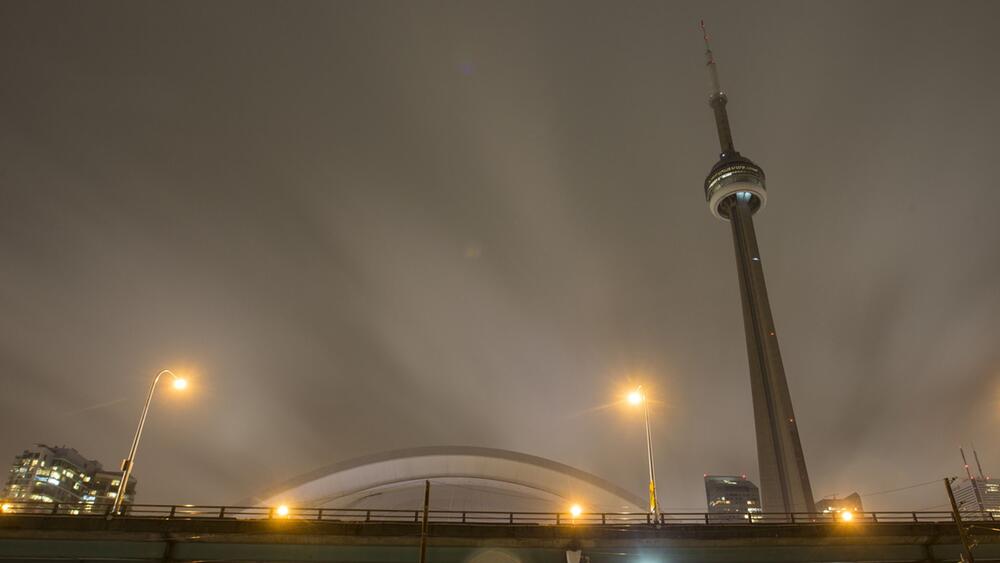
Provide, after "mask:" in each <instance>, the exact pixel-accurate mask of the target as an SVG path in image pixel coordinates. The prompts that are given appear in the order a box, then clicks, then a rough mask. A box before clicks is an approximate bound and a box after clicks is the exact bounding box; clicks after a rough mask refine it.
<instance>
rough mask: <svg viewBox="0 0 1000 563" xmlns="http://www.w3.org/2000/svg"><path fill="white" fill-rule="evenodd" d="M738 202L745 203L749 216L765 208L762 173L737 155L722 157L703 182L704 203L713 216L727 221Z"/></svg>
mask: <svg viewBox="0 0 1000 563" xmlns="http://www.w3.org/2000/svg"><path fill="white" fill-rule="evenodd" d="M738 199H744V200H746V202H747V205H748V206H749V207H750V212H751V213H757V211H758V210H760V209H763V208H764V206H765V205H766V204H767V188H766V187H765V185H764V170H762V169H761V167H760V166H757V165H756V164H754V162H753V161H752V160H750V159H749V158H746V157H744V156H742V155H741V154H740V153H738V152H735V151H733V153H731V154H729V155H726V154H725V153H723V157H722V158H721V159H720V160H719V162H717V163H716V164H715V166H713V167H712V171H711V172H709V173H708V177H706V178H705V200H706V201H708V209H709V211H711V212H712V215H714V216H716V217H717V218H719V219H722V220H723V221H728V220H729V219H730V217H731V215H732V210H733V207H734V206H735V205H736V203H737V200H738Z"/></svg>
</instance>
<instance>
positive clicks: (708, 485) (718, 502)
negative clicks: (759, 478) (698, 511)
mask: <svg viewBox="0 0 1000 563" xmlns="http://www.w3.org/2000/svg"><path fill="white" fill-rule="evenodd" d="M705 499H706V501H707V502H708V513H709V514H711V515H712V520H714V521H720V522H721V521H730V520H731V521H742V520H748V519H750V518H752V517H753V515H755V514H759V513H760V511H761V509H760V490H759V489H757V485H754V484H753V482H751V481H750V480H749V479H747V477H746V475H705Z"/></svg>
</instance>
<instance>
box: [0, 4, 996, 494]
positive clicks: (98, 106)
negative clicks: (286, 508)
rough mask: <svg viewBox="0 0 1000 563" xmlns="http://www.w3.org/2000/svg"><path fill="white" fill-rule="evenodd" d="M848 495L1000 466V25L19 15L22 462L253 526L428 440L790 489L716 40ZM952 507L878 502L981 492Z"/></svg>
mask: <svg viewBox="0 0 1000 563" xmlns="http://www.w3.org/2000/svg"><path fill="white" fill-rule="evenodd" d="M702 18H704V19H705V20H706V21H707V23H708V26H709V30H710V32H711V33H712V36H713V47H714V49H715V52H716V55H717V58H718V61H719V67H720V74H721V79H722V84H723V86H724V88H725V89H726V90H727V91H728V93H729V97H730V103H729V111H730V116H731V119H732V124H733V129H734V134H735V139H736V146H737V148H738V149H739V150H740V151H741V152H743V153H744V154H745V155H747V156H748V157H750V158H752V159H753V160H754V161H756V162H758V163H759V164H760V165H761V166H762V167H763V168H764V170H765V171H766V172H767V175H768V188H769V194H770V198H769V201H768V205H767V208H766V209H765V210H764V211H763V212H762V213H760V214H759V215H758V216H757V219H756V225H757V230H758V236H759V242H760V245H761V249H762V253H763V263H764V267H765V272H766V275H767V279H768V284H769V289H770V292H771V304H772V307H773V311H774V315H775V320H776V323H777V327H778V337H779V339H780V342H781V346H782V352H783V355H784V359H785V367H786V371H787V375H788V380H789V385H790V388H791V393H792V398H793V402H794V404H795V408H796V414H797V417H798V419H799V420H798V422H799V429H800V432H801V436H802V442H803V446H804V449H805V454H806V459H807V462H808V466H809V470H810V476H811V479H812V483H813V488H814V493H815V496H816V497H817V498H821V497H823V496H827V495H831V494H839V495H846V494H849V493H851V492H853V491H859V492H861V493H863V494H865V493H871V492H879V491H884V490H889V489H895V488H900V487H906V486H909V485H913V484H919V483H924V482H928V481H931V480H934V479H937V478H940V477H943V476H945V475H956V474H958V473H959V472H961V471H962V468H961V464H960V458H959V456H958V446H959V444H966V445H969V444H970V443H971V442H975V443H976V447H977V449H978V450H979V455H980V458H981V459H982V460H983V463H984V466H985V468H986V470H987V472H990V471H991V470H993V471H997V472H1000V448H998V446H997V443H996V440H995V428H996V424H997V423H998V421H1000V420H998V418H1000V352H998V347H997V334H998V333H1000V252H998V248H1000V246H998V245H1000V225H998V222H997V210H998V209H1000V186H998V184H997V181H996V179H995V178H996V171H995V166H994V161H995V160H996V158H997V156H996V152H997V143H996V141H995V139H994V136H995V131H996V130H997V129H998V127H1000V113H998V111H1000V110H998V109H997V103H996V93H997V92H998V91H1000V78H998V76H1000V75H998V73H996V72H995V70H994V67H995V65H996V61H995V60H994V59H995V58H996V55H997V53H998V52H1000V39H998V36H997V34H996V30H995V27H996V25H995V23H996V22H997V21H998V19H1000V6H998V5H997V4H996V3H989V2H981V3H973V2H968V3H912V2H908V3H893V2H879V3H868V2H854V3H849V2H836V3H832V2H830V3H816V2H810V3H799V2H789V3H775V2H769V3H735V2H734V3H711V4H704V5H702V4H700V3H699V4H697V5H696V4H694V3H667V2H587V3H584V2H327V3H320V2H315V3H226V2H212V3H203V2H180V3H170V4H160V3H149V2H146V3H144V2H138V3H134V2H121V3H108V2H89V3H70V2H67V3H48V2H4V3H3V4H2V5H0V68H2V69H3V73H2V86H0V306H2V311H3V313H2V314H0V347H2V348H0V377H2V384H3V393H2V394H0V427H2V428H3V432H0V460H7V459H13V456H14V455H15V454H17V453H19V452H20V451H21V450H22V449H23V448H25V447H30V446H31V445H32V444H34V443H37V442H43V443H55V444H67V445H71V446H73V447H76V448H78V449H79V450H80V451H81V452H83V453H84V454H85V455H88V456H92V457H97V458H98V459H100V460H101V461H103V462H104V463H105V465H107V466H110V467H114V466H115V465H116V464H117V462H118V460H120V459H121V458H122V457H123V456H124V455H125V453H126V451H127V448H128V445H129V441H130V439H131V435H132V432H133V431H134V424H135V421H136V418H137V416H138V414H139V409H140V407H141V400H142V398H143V395H144V393H145V392H146V386H147V385H148V381H149V379H150V378H151V377H152V375H153V374H155V372H156V371H157V370H159V369H161V368H163V367H171V368H174V369H177V370H179V371H185V372H187V373H189V374H191V375H192V376H193V377H192V385H191V386H190V389H189V392H186V393H185V394H183V395H178V394H175V393H171V392H170V391H169V390H168V389H166V388H164V389H162V390H161V391H162V394H160V395H158V396H157V398H156V401H155V404H154V405H153V409H152V411H151V413H150V420H149V423H148V425H147V431H146V434H145V436H144V438H143V444H142V447H141V449H140V450H139V455H138V457H137V461H136V469H135V474H136V476H137V477H138V479H139V495H138V501H139V502H143V503H154V502H162V503H184V502H193V503H194V502H196V503H202V504H208V503H224V502H236V501H238V500H240V499H242V498H246V497H248V496H252V495H254V494H256V493H258V492H260V491H261V490H263V489H265V488H267V487H270V486H273V485H275V484H276V483H278V482H281V481H283V480H285V479H289V478H291V477H293V476H295V475H297V474H300V473H303V472H305V471H308V470H311V469H314V468H316V467H319V466H321V465H325V464H328V463H332V462H335V461H339V460H345V459H349V458H352V457H355V456H358V455H363V454H368V453H372V452H378V451H384V450H389V449H395V448H403V447H412V446H424V445H444V444H456V445H459V444H461V445H477V446H487V447H496V448H506V449H512V450H517V451H522V452H526V453H530V454H535V455H540V456H543V457H547V458H551V459H554V460H557V461H560V462H563V463H568V464H570V465H573V466H576V467H579V468H580V469H583V470H586V471H590V472H593V473H595V474H597V475H600V476H602V477H604V478H607V479H609V480H611V481H613V482H615V483H618V484H621V485H622V486H625V487H627V488H629V489H630V490H632V491H634V492H635V493H636V494H642V492H643V491H644V488H645V471H646V468H645V457H644V456H645V451H644V437H643V429H642V426H641V423H640V419H639V418H638V417H637V415H636V413H634V412H630V411H629V410H628V409H626V408H624V407H621V406H618V405H610V406H609V404H610V403H613V402H614V401H617V400H619V399H620V398H621V396H622V393H624V392H625V391H626V390H627V389H628V388H629V386H630V385H634V384H636V383H643V384H644V385H646V387H647V388H648V389H649V390H650V391H649V392H650V394H652V395H655V396H656V397H658V398H659V403H657V404H656V405H655V406H654V409H653V412H652V415H653V417H654V418H653V435H654V438H655V448H656V455H657V470H658V480H659V484H660V488H661V490H662V493H661V494H662V501H661V502H662V503H663V506H664V508H665V509H667V510H682V509H690V510H703V509H704V506H705V497H704V488H703V484H702V475H703V474H704V473H736V474H738V473H743V472H745V473H747V474H748V475H749V477H750V478H751V479H753V480H756V458H755V449H754V442H753V428H752V413H751V403H750V389H749V380H748V375H747V365H746V350H745V344H744V339H743V324H742V318H741V311H740V304H739V295H738V285H737V280H736V270H735V265H734V262H733V249H732V242H731V239H730V236H731V235H730V230H729V226H728V225H726V224H724V223H721V222H719V221H717V220H715V219H713V218H712V217H711V215H710V214H709V211H708V209H707V206H706V205H705V201H704V196H703V192H702V181H703V180H704V177H705V175H706V174H707V172H708V170H709V168H710V167H711V165H712V164H713V163H714V162H715V160H716V158H717V156H718V154H717V153H718V144H717V141H716V139H715V137H714V135H715V130H714V125H713V122H712V115H711V111H710V108H709V107H708V105H707V103H706V97H707V93H708V89H709V86H708V78H707V76H706V74H705V71H704V68H703V63H704V59H703V45H702V43H701V35H700V32H699V30H698V21H699V20H700V19H702ZM941 489H942V486H941V485H940V484H932V485H929V486H921V487H914V488H912V489H907V490H905V491H901V492H898V493H890V494H880V495H874V496H866V497H865V498H864V502H865V508H866V509H869V510H889V509H908V510H914V509H922V508H932V507H938V506H940V505H943V504H944V503H946V502H947V499H946V497H945V494H944V491H943V490H941Z"/></svg>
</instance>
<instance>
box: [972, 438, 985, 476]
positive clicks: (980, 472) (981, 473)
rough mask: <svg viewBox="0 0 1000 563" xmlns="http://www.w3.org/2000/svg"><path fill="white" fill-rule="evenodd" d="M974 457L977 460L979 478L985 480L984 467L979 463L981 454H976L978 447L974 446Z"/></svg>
mask: <svg viewBox="0 0 1000 563" xmlns="http://www.w3.org/2000/svg"><path fill="white" fill-rule="evenodd" d="M972 457H973V458H974V459H975V460H976V469H978V470H979V478H980V479H985V478H986V477H984V476H983V466H982V465H981V464H980V463H979V454H978V453H976V445H975V444H972Z"/></svg>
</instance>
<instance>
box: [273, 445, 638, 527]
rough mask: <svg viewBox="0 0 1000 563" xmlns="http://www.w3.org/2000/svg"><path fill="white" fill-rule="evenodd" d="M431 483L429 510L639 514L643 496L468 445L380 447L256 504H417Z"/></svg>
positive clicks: (545, 462) (537, 460)
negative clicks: (581, 510) (576, 506)
mask: <svg viewBox="0 0 1000 563" xmlns="http://www.w3.org/2000/svg"><path fill="white" fill-rule="evenodd" d="M425 480H430V481H431V502H430V507H431V509H432V510H461V511H474V510H484V511H493V510H495V511H504V512H508V511H514V512H532V511H539V512H557V511H566V510H567V508H568V507H569V506H570V505H571V504H579V505H580V506H581V507H583V508H584V510H586V511H588V512H643V511H644V504H645V501H644V500H643V499H641V498H639V497H638V496H636V495H634V494H632V493H630V492H629V491H627V490H625V489H623V488H621V487H619V486H617V485H614V484H613V483H610V482H608V481H606V480H604V479H601V478H600V477H597V476H595V475H593V474H590V473H587V472H585V471H581V470H579V469H576V468H574V467H570V466H568V465H565V464H562V463H558V462H555V461H552V460H549V459H545V458H542V457H537V456H533V455H528V454H523V453H519V452H513V451H509V450H500V449H493V448H481V447H470V446H431V447H421V448H410V449H404V450H395V451H388V452H382V453H378V454H374V455H369V456H364V457H360V458H356V459H352V460H348V461H344V462H340V463H335V464H333V465H329V466H326V467H321V468H319V469H316V470H314V471H310V472H309V473H305V474H303V475H300V476H298V477H296V478H293V479H291V480H289V481H287V482H285V483H283V484H281V485H279V486H277V487H274V488H272V489H270V490H268V491H266V492H264V493H263V494H262V495H261V496H260V497H258V498H257V499H255V500H256V504H259V505H261V506H278V505H281V504H287V505H293V506H298V507H309V508H350V509H364V510H379V509H381V510H386V509H405V510H411V509H415V508H419V507H420V506H421V505H422V504H423V487H424V481H425Z"/></svg>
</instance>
